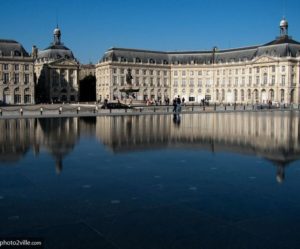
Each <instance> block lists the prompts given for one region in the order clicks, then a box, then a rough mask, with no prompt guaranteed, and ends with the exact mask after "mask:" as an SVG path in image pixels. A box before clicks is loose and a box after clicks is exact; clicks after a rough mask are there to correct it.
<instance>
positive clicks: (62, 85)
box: [33, 27, 79, 102]
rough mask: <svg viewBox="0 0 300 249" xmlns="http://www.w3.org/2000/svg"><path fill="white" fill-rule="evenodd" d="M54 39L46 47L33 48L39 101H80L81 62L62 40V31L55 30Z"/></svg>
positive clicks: (37, 98)
mask: <svg viewBox="0 0 300 249" xmlns="http://www.w3.org/2000/svg"><path fill="white" fill-rule="evenodd" d="M53 35H54V41H53V43H52V44H51V45H50V46H49V47H48V48H46V49H44V50H41V51H38V50H37V49H36V48H35V47H34V48H33V55H34V56H35V58H36V60H35V74H36V78H37V92H36V100H37V101H38V102H60V101H61V102H69V101H78V95H79V62H78V61H77V60H76V59H75V57H74V55H73V53H72V51H71V50H70V49H69V48H67V47H66V46H64V44H63V43H62V42H61V31H60V29H59V28H58V27H57V28H56V29H54V32H53Z"/></svg>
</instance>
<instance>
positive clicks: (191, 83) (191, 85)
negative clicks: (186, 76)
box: [190, 79, 194, 87]
mask: <svg viewBox="0 0 300 249" xmlns="http://www.w3.org/2000/svg"><path fill="white" fill-rule="evenodd" d="M190 87H194V79H190Z"/></svg>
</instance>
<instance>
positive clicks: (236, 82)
mask: <svg viewBox="0 0 300 249" xmlns="http://www.w3.org/2000/svg"><path fill="white" fill-rule="evenodd" d="M238 84H239V78H238V77H235V85H236V86H237V85H238Z"/></svg>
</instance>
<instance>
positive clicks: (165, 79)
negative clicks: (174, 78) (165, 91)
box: [164, 78, 168, 87]
mask: <svg viewBox="0 0 300 249" xmlns="http://www.w3.org/2000/svg"><path fill="white" fill-rule="evenodd" d="M164 87H168V79H167V78H164Z"/></svg>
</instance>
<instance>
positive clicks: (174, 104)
mask: <svg viewBox="0 0 300 249" xmlns="http://www.w3.org/2000/svg"><path fill="white" fill-rule="evenodd" d="M176 107H177V99H176V98H174V99H173V112H176Z"/></svg>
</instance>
